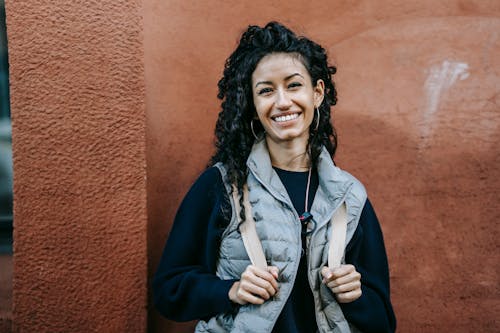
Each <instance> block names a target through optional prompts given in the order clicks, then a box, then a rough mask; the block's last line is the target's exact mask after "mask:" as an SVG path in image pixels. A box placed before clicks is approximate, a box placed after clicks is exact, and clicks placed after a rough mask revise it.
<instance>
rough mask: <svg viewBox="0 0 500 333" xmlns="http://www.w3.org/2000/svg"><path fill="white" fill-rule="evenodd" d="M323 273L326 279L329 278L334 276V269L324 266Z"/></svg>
mask: <svg viewBox="0 0 500 333" xmlns="http://www.w3.org/2000/svg"><path fill="white" fill-rule="evenodd" d="M321 275H323V277H324V278H325V279H329V278H330V277H331V276H332V271H331V270H330V268H328V267H327V266H323V268H322V269H321Z"/></svg>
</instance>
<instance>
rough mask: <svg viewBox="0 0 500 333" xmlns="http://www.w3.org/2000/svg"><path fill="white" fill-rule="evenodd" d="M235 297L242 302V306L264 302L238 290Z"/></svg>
mask: <svg viewBox="0 0 500 333" xmlns="http://www.w3.org/2000/svg"><path fill="white" fill-rule="evenodd" d="M237 296H238V298H239V299H240V300H241V301H243V304H245V303H252V304H263V303H264V300H263V299H262V298H260V297H257V296H255V295H253V294H252V293H250V292H248V291H246V290H244V289H242V288H240V289H239V290H238V291H237Z"/></svg>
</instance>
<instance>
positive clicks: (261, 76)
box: [252, 53, 324, 145]
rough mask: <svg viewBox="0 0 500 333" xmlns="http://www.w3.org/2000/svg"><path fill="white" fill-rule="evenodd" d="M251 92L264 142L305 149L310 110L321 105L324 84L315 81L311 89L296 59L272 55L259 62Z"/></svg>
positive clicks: (310, 81) (303, 69) (302, 66)
mask: <svg viewBox="0 0 500 333" xmlns="http://www.w3.org/2000/svg"><path fill="white" fill-rule="evenodd" d="M252 91H253V102H254V106H255V110H256V111H257V116H258V117H259V120H260V122H261V124H262V126H263V127H264V129H265V131H266V139H267V140H272V141H273V142H274V143H276V144H282V143H290V142H299V143H301V144H305V145H307V141H308V139H309V127H310V126H311V123H312V120H313V118H314V109H315V107H319V105H320V104H321V102H322V101H323V92H324V83H323V81H322V80H318V82H317V83H316V86H313V84H312V80H311V76H310V75H309V72H308V71H307V69H306V67H305V66H304V64H303V63H302V61H300V60H299V57H298V56H297V55H295V54H289V53H273V54H270V55H267V56H265V57H264V58H262V59H261V60H260V62H259V63H258V64H257V67H256V68H255V71H254V72H253V74H252Z"/></svg>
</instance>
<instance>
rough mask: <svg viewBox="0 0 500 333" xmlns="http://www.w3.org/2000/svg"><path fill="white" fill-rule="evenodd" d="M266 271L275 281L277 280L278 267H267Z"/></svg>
mask: <svg viewBox="0 0 500 333" xmlns="http://www.w3.org/2000/svg"><path fill="white" fill-rule="evenodd" d="M267 270H268V271H269V273H271V274H272V275H273V276H274V278H275V279H276V280H277V279H278V274H279V269H278V267H276V266H269V267H268V268H267Z"/></svg>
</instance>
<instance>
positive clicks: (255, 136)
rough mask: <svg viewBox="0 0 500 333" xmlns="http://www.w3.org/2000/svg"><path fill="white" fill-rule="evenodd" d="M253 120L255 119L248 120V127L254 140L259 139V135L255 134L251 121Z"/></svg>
mask: <svg viewBox="0 0 500 333" xmlns="http://www.w3.org/2000/svg"><path fill="white" fill-rule="evenodd" d="M254 120H256V119H252V120H250V129H251V130H252V134H253V137H254V138H255V140H259V137H258V136H257V134H255V130H254V128H253V121H254Z"/></svg>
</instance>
